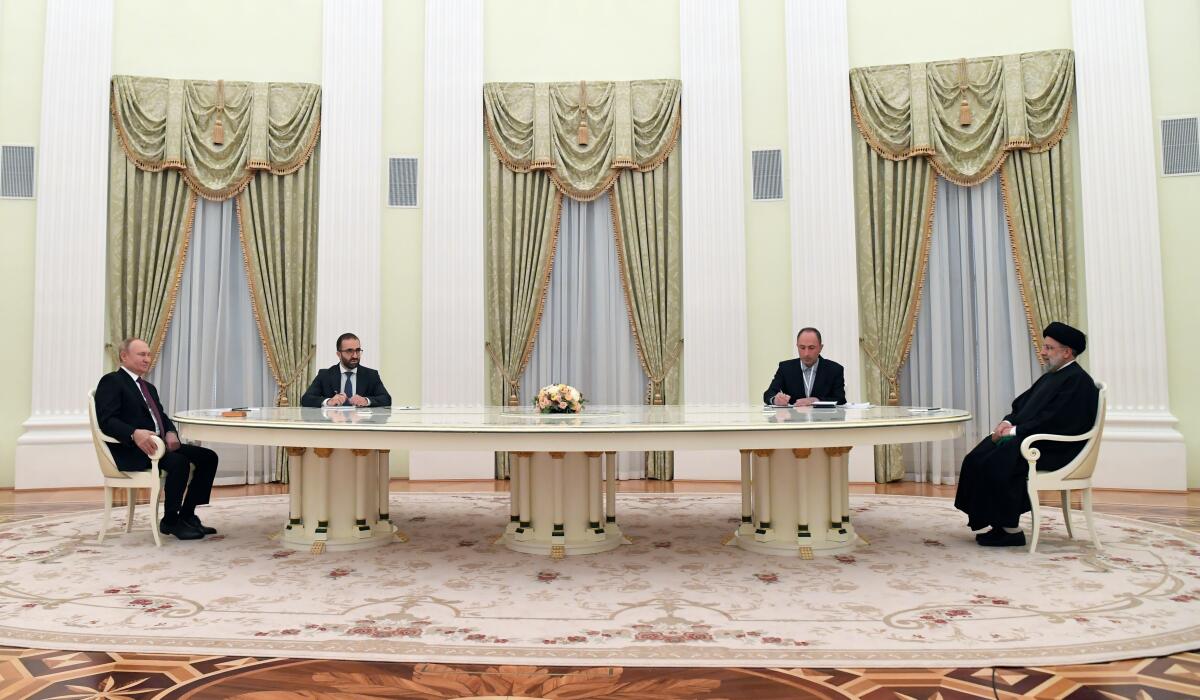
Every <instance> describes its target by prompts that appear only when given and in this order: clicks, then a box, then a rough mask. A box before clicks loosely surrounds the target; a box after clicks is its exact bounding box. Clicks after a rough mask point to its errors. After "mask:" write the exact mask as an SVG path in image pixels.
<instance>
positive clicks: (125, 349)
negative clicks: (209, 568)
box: [96, 338, 217, 540]
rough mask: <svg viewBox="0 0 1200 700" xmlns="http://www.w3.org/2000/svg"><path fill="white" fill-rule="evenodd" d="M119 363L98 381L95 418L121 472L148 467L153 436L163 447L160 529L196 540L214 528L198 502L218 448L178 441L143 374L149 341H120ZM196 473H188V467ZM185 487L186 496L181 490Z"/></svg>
mask: <svg viewBox="0 0 1200 700" xmlns="http://www.w3.org/2000/svg"><path fill="white" fill-rule="evenodd" d="M120 357H121V366H120V368H118V369H117V370H116V371H115V372H109V373H108V374H106V375H104V376H103V377H101V378H100V383H99V384H97V385H96V421H97V423H99V425H100V430H101V431H102V432H103V433H104V434H105V435H108V436H109V437H113V438H116V439H117V440H120V441H121V442H120V444H115V445H114V444H111V443H109V445H108V449H109V451H110V452H112V456H113V460H114V461H116V463H117V467H118V468H119V469H120V470H121V471H145V470H147V469H149V468H150V455H152V454H154V441H153V440H152V437H153V436H155V435H157V436H158V437H159V438H161V439H162V441H163V442H164V443H166V446H167V452H166V454H164V455H163V456H162V459H160V460H159V461H158V468H159V469H160V470H161V471H162V472H163V473H165V474H166V476H167V484H166V488H165V494H164V503H163V517H162V521H161V522H160V523H159V526H158V527H159V530H160V531H161V532H162V533H164V534H167V535H175V537H177V538H179V539H181V540H198V539H200V538H201V537H204V536H205V535H215V534H216V533H217V531H216V530H215V529H213V528H211V527H208V526H207V525H205V524H204V523H202V522H200V518H198V517H196V506H202V505H204V504H206V503H208V498H209V495H210V492H211V491H212V483H213V477H215V476H216V475H217V453H216V452H213V451H212V450H210V449H208V448H206V447H200V446H199V445H185V444H183V443H181V442H180V441H179V434H178V432H177V431H176V430H175V424H174V423H172V422H171V418H170V417H169V416H168V415H167V412H166V411H165V410H163V406H162V401H160V400H159V398H158V390H157V389H155V388H154V385H153V384H151V383H150V382H147V381H146V380H145V379H143V378H142V377H143V375H145V374H146V372H148V371H150V346H149V345H147V344H146V343H145V341H143V340H141V339H139V338H130V339H128V340H126V341H124V342H122V343H121V348H120ZM193 466H194V467H195V472H194V473H192V474H191V480H190V481H189V479H188V475H189V472H191V471H192V470H191V467H193ZM185 492H186V495H185Z"/></svg>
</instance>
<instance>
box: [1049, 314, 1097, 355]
mask: <svg viewBox="0 0 1200 700" xmlns="http://www.w3.org/2000/svg"><path fill="white" fill-rule="evenodd" d="M1042 337H1044V338H1054V339H1055V340H1057V341H1058V342H1060V343H1062V344H1063V345H1066V346H1067V347H1069V348H1071V349H1072V350H1074V351H1075V354H1076V355H1082V354H1083V351H1084V350H1086V349H1087V336H1086V335H1084V334H1083V331H1081V330H1079V329H1078V328H1072V327H1070V326H1068V325H1067V324H1065V323H1060V322H1058V321H1052V322H1051V323H1050V325H1048V326H1046V330H1044V331H1042Z"/></svg>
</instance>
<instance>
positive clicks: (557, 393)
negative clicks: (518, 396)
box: [533, 384, 587, 413]
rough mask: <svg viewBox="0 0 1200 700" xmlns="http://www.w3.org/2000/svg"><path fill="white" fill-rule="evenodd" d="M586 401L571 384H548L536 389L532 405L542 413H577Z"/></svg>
mask: <svg viewBox="0 0 1200 700" xmlns="http://www.w3.org/2000/svg"><path fill="white" fill-rule="evenodd" d="M586 401H587V399H585V398H583V394H581V393H579V390H578V389H576V388H575V387H573V386H567V385H566V384H550V385H548V386H544V387H542V388H541V389H540V390H539V391H538V394H537V398H536V399H534V400H533V405H534V406H537V409H538V410H539V411H541V412H542V413H579V412H580V411H582V410H583V404H584V403H585V402H586Z"/></svg>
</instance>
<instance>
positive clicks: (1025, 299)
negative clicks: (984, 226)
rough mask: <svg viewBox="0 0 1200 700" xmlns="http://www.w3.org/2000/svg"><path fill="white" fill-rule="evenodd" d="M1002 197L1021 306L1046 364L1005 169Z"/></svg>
mask: <svg viewBox="0 0 1200 700" xmlns="http://www.w3.org/2000/svg"><path fill="white" fill-rule="evenodd" d="M1000 195H1001V197H1002V198H1003V199H1004V223H1005V224H1007V226H1008V247H1009V250H1011V251H1012V258H1013V266H1014V267H1016V270H1017V288H1018V289H1020V290H1021V305H1022V306H1024V307H1025V323H1026V325H1027V326H1028V328H1029V338H1030V340H1032V341H1033V347H1034V349H1035V350H1036V351H1037V359H1038V364H1039V365H1041V364H1045V363H1044V361H1043V360H1042V339H1041V335H1040V334H1039V333H1038V332H1037V326H1036V325H1035V324H1034V320H1033V307H1031V306H1030V305H1029V296H1028V295H1027V294H1026V291H1025V285H1026V280H1027V279H1028V273H1027V272H1026V271H1025V266H1024V265H1023V264H1022V263H1021V256H1020V255H1018V254H1017V228H1016V225H1015V224H1014V223H1013V215H1012V202H1011V200H1010V199H1009V196H1008V176H1007V175H1006V174H1005V172H1004V170H1003V169H1001V170H1000Z"/></svg>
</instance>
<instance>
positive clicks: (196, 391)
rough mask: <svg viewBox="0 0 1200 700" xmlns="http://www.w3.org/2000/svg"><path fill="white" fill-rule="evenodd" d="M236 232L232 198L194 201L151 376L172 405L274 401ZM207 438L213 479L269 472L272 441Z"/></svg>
mask: <svg viewBox="0 0 1200 700" xmlns="http://www.w3.org/2000/svg"><path fill="white" fill-rule="evenodd" d="M238 234H239V232H238V225H237V215H236V212H235V211H234V203H233V200H232V199H227V200H225V201H224V202H210V201H208V200H204V199H201V200H200V201H199V202H197V203H196V222H195V224H194V228H193V230H192V241H191V245H190V248H189V250H188V258H187V262H186V263H185V264H184V269H183V278H182V280H181V281H180V284H179V297H178V299H176V302H175V316H174V319H173V320H172V321H171V325H170V327H169V328H168V329H167V337H166V340H165V342H164V343H163V347H162V351H161V353H160V354H159V358H158V362H157V363H156V364H155V366H154V370H153V371H152V372H151V377H152V379H151V381H153V382H154V384H155V385H157V386H158V390H159V393H160V395H161V396H162V398H163V404H164V405H165V407H166V409H167V410H168V411H170V412H171V413H174V412H176V411H183V410H187V409H197V408H229V407H232V406H268V405H273V403H274V401H275V394H276V392H277V391H278V386H277V385H276V383H275V379H274V378H273V377H272V376H271V371H270V368H268V367H267V357H266V354H265V353H264V352H263V347H262V342H261V341H260V340H259V337H258V330H257V329H256V328H255V325H254V312H253V309H252V308H251V306H250V288H249V286H248V285H247V282H246V270H245V267H244V266H243V263H242V250H241V242H240V241H239V238H238ZM206 446H207V447H210V448H212V449H214V450H216V452H217V454H218V455H220V458H221V461H220V464H219V467H218V470H217V479H216V483H218V484H257V483H261V482H264V481H270V480H271V479H272V473H273V471H274V468H275V448H273V447H270V448H268V447H257V446H247V445H223V444H208V445H206Z"/></svg>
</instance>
